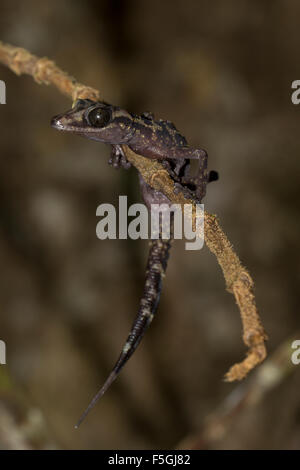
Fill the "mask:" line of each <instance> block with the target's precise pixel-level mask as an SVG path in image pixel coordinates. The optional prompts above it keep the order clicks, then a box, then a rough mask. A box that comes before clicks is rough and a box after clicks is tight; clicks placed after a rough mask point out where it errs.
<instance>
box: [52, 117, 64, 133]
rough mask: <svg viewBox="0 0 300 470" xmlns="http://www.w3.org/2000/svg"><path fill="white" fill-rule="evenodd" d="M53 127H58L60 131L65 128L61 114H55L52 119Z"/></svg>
mask: <svg viewBox="0 0 300 470" xmlns="http://www.w3.org/2000/svg"><path fill="white" fill-rule="evenodd" d="M50 124H51V127H54V129H57V130H59V131H62V130H65V126H64V125H63V124H62V123H61V120H60V116H54V118H52V119H51V123H50Z"/></svg>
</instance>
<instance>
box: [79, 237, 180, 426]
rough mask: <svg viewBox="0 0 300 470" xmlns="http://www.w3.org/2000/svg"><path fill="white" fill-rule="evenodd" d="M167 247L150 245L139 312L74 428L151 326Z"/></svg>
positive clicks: (163, 242)
mask: <svg viewBox="0 0 300 470" xmlns="http://www.w3.org/2000/svg"><path fill="white" fill-rule="evenodd" d="M170 247H171V240H162V239H158V240H152V241H151V242H150V252H149V256H148V263H147V269H146V279H145V287H144V292H143V296H142V298H141V301H140V308H139V311H138V314H137V316H136V318H135V320H134V323H133V325H132V328H131V331H130V334H129V336H128V338H127V341H126V343H125V345H124V347H123V350H122V352H121V354H120V357H119V359H118V360H117V362H116V364H115V366H114V368H113V370H112V372H111V373H110V375H109V376H108V378H107V379H106V381H105V383H104V385H103V386H102V388H101V389H100V390H99V391H98V393H97V394H96V395H95V397H94V398H93V399H92V401H91V402H90V404H89V406H88V407H87V408H86V410H85V411H84V413H83V414H82V415H81V417H80V419H79V421H78V423H77V424H76V426H75V428H78V427H79V425H80V424H81V423H82V421H83V420H84V419H85V417H86V416H87V414H88V413H89V412H90V411H91V409H92V408H93V407H94V406H95V405H96V403H97V401H98V400H99V399H100V398H101V397H102V396H103V395H104V393H105V392H106V390H107V389H108V388H109V387H110V385H111V384H112V383H113V382H114V380H115V379H116V378H117V376H118V375H119V373H120V371H121V369H122V368H123V366H124V365H125V364H126V362H127V361H128V359H129V358H130V357H131V356H132V354H133V353H134V351H135V350H136V348H137V346H138V345H139V343H140V341H141V339H142V338H143V336H144V334H145V332H146V330H147V328H148V327H149V325H150V323H151V322H152V320H153V317H154V315H155V313H156V310H157V307H158V303H159V299H160V293H161V288H162V278H163V275H164V273H165V271H166V269H167V263H168V258H169V250H170Z"/></svg>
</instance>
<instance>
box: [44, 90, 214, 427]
mask: <svg viewBox="0 0 300 470" xmlns="http://www.w3.org/2000/svg"><path fill="white" fill-rule="evenodd" d="M51 126H52V127H54V128H55V129H57V130H59V131H64V132H71V133H73V134H77V135H80V136H83V137H86V138H88V139H92V140H96V141H99V142H102V143H106V144H110V145H111V146H112V152H111V156H110V159H109V164H110V165H112V166H113V167H114V168H125V169H128V168H130V166H131V164H130V162H129V161H128V160H127V158H126V155H125V152H124V148H123V146H128V147H129V148H130V149H131V150H132V151H133V152H135V153H136V154H138V155H141V156H143V157H146V158H150V159H155V160H159V161H161V163H162V164H163V166H164V167H165V168H166V170H167V171H168V173H169V175H170V177H171V178H172V180H173V181H174V191H176V192H178V191H181V192H183V194H184V196H185V197H187V198H190V199H193V200H195V201H197V202H199V203H200V202H201V201H202V199H203V198H204V196H205V193H206V185H207V183H209V182H211V181H215V180H217V179H218V174H217V172H215V171H211V172H209V173H208V171H207V152H206V151H205V150H203V149H201V148H194V147H190V146H189V145H188V143H187V141H186V139H185V137H184V136H183V135H182V134H181V133H180V132H179V131H178V130H177V129H176V127H175V125H174V124H173V123H172V122H171V121H166V120H162V119H159V120H155V118H154V115H153V114H152V113H150V112H145V113H142V114H140V115H136V114H133V113H130V112H128V111H126V110H125V109H122V108H121V107H119V106H114V105H111V104H108V103H105V102H100V101H92V100H89V99H79V100H77V101H76V102H75V104H74V107H73V108H72V109H70V110H69V111H66V112H64V113H62V114H59V115H58V116H55V117H53V118H52V120H51ZM191 159H195V160H197V162H198V168H197V172H196V175H194V176H192V175H191V174H190V160H191ZM139 181H140V187H141V192H142V197H143V199H144V201H145V204H146V206H147V207H148V209H150V208H151V205H152V204H168V205H169V206H170V205H171V201H170V200H169V199H168V198H167V197H166V196H165V195H164V194H163V193H162V192H159V191H157V190H155V189H153V188H151V186H149V185H148V184H147V183H146V182H145V181H144V179H143V177H142V176H141V174H139ZM170 248H171V239H167V240H166V239H163V238H161V237H160V238H158V239H155V240H151V242H150V250H149V255H148V261H147V266H146V276H145V284H144V291H143V295H142V297H141V300H140V305H139V310H138V313H137V316H136V318H135V320H134V322H133V325H132V327H131V331H130V333H129V336H128V338H127V340H126V342H125V344H124V347H123V349H122V352H121V354H120V356H119V358H118V360H117V362H116V364H115V366H114V367H113V370H112V372H111V373H110V374H109V376H108V378H107V379H106V381H105V382H104V384H103V386H102V387H101V388H100V390H99V391H98V392H97V394H96V395H95V396H94V398H93V399H92V401H91V402H90V404H89V405H88V407H87V408H86V410H85V411H84V413H83V414H82V415H81V417H80V419H79V421H78V423H77V424H76V426H75V427H76V428H78V426H79V425H80V424H81V423H82V421H83V420H84V419H85V417H86V416H87V414H88V413H89V412H90V411H91V409H92V408H93V407H94V406H95V404H96V403H97V401H98V400H99V399H100V398H101V397H102V396H103V395H104V393H105V392H106V391H107V389H108V388H109V387H110V385H111V384H112V383H113V382H114V380H115V379H116V378H117V376H118V374H119V373H120V371H121V369H122V368H123V366H124V365H125V364H126V362H127V361H128V359H129V358H130V357H131V356H132V354H133V353H134V351H135V350H136V348H137V346H138V345H139V343H140V341H141V339H142V337H143V336H144V333H145V332H146V330H147V329H148V327H149V325H150V324H151V322H152V320H153V318H154V315H155V313H156V310H157V307H158V303H159V299H160V294H161V289H162V278H163V276H164V274H165V271H166V268H167V262H168V258H169V251H170Z"/></svg>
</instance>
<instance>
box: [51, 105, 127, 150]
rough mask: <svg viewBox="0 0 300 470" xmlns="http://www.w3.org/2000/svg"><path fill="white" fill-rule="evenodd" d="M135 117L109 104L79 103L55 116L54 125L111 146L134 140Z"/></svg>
mask: <svg viewBox="0 0 300 470" xmlns="http://www.w3.org/2000/svg"><path fill="white" fill-rule="evenodd" d="M132 123H133V117H132V116H131V114H129V113H128V112H127V111H125V110H123V109H121V108H119V107H117V106H112V105H110V104H107V103H103V102H98V101H92V100H88V99H85V100H77V101H76V103H75V106H74V107H73V108H72V109H70V110H69V111H67V112H65V113H63V114H59V115H58V116H55V117H54V118H52V120H51V126H52V127H54V128H55V129H58V130H59V131H66V132H72V133H74V134H78V135H82V136H84V137H87V138H89V139H93V140H98V141H100V142H104V143H107V144H126V143H128V142H129V140H130V139H131V137H132V135H133V132H134V129H133V125H132Z"/></svg>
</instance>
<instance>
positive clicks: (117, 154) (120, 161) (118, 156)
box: [108, 145, 131, 170]
mask: <svg viewBox="0 0 300 470" xmlns="http://www.w3.org/2000/svg"><path fill="white" fill-rule="evenodd" d="M108 164H109V165H111V166H113V167H114V168H116V169H119V168H125V170H128V168H130V167H131V163H130V162H129V161H128V160H127V158H126V156H125V154H124V152H123V150H122V147H121V146H120V145H114V146H113V148H112V151H111V155H110V159H109V160H108Z"/></svg>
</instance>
